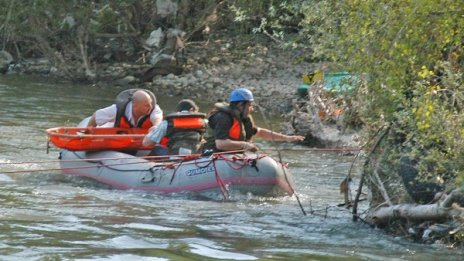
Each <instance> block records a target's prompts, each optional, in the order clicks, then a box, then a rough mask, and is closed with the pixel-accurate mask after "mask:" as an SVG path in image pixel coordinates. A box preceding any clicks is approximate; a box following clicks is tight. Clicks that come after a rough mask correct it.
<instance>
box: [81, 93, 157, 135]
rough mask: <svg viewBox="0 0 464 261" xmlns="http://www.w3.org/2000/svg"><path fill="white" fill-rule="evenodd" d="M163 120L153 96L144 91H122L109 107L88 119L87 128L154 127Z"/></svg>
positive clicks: (96, 112)
mask: <svg viewBox="0 0 464 261" xmlns="http://www.w3.org/2000/svg"><path fill="white" fill-rule="evenodd" d="M162 119H163V111H162V110H161V108H160V107H159V106H158V104H157V103H156V97H155V95H154V94H153V93H152V92H151V91H149V90H145V89H129V90H125V91H122V92H121V93H120V94H119V95H118V96H117V97H116V101H115V103H114V104H112V105H111V106H108V107H105V108H102V109H99V110H97V111H95V113H94V114H93V115H92V116H91V117H90V119H89V122H88V124H87V127H96V126H102V125H105V126H106V125H107V124H108V123H109V124H110V125H112V126H110V127H113V126H114V127H120V128H144V129H150V128H151V127H153V126H154V127H156V126H158V125H159V124H160V123H161V120H162Z"/></svg>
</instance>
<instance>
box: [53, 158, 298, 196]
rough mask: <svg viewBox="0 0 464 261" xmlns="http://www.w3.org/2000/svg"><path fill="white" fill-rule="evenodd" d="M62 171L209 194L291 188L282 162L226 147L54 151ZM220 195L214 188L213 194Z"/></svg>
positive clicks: (131, 185)
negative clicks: (202, 151) (158, 153)
mask: <svg viewBox="0 0 464 261" xmlns="http://www.w3.org/2000/svg"><path fill="white" fill-rule="evenodd" d="M60 159H61V161H60V165H61V169H62V172H63V173H65V174H70V175H77V176H83V177H87V178H91V179H94V180H97V181H99V182H102V183H104V184H107V185H110V186H111V187H113V188H117V189H136V190H145V191H152V192H157V193H163V194H164V193H181V192H193V193H199V194H201V195H205V196H208V197H209V196H210V195H211V193H214V194H217V193H222V195H223V196H224V198H228V197H229V194H230V193H235V192H239V193H245V194H247V193H251V194H253V195H256V196H283V195H291V194H292V193H293V190H292V187H293V184H292V180H291V177H290V174H289V173H288V170H287V169H286V167H285V166H282V165H281V164H280V163H278V162H276V161H275V160H274V159H272V158H271V157H269V156H267V155H264V154H248V153H230V154H213V155H211V156H208V157H201V156H200V155H188V156H170V157H165V158H164V159H163V158H162V157H158V158H155V159H154V157H137V156H131V155H129V154H126V153H122V152H117V151H93V152H85V151H70V150H62V151H61V152H60ZM219 195H220V194H219Z"/></svg>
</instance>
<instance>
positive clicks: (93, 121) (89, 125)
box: [87, 113, 97, 128]
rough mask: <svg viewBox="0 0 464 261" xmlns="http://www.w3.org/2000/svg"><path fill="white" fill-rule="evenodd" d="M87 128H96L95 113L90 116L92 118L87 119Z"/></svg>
mask: <svg viewBox="0 0 464 261" xmlns="http://www.w3.org/2000/svg"><path fill="white" fill-rule="evenodd" d="M87 127H88V128H89V127H97V121H96V120H95V113H94V114H92V116H91V117H90V119H89V122H88V123H87Z"/></svg>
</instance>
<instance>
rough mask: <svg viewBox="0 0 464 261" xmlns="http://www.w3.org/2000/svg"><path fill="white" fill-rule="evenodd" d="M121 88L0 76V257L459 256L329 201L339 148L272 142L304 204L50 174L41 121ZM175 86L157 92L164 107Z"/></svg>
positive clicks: (335, 197) (343, 157) (342, 162)
mask: <svg viewBox="0 0 464 261" xmlns="http://www.w3.org/2000/svg"><path fill="white" fill-rule="evenodd" d="M121 90H122V89H121V88H117V87H102V86H90V85H88V86H87V85H85V86H82V85H73V84H64V83H56V82H47V80H46V79H37V78H31V77H19V76H15V75H12V76H1V77H0V112H1V114H2V115H1V116H0V133H1V137H0V152H1V153H0V221H1V222H0V228H1V234H0V260H462V256H463V252H462V250H456V249H449V248H447V247H446V246H444V245H441V244H433V245H420V244H415V243H413V242H411V241H410V240H408V239H405V238H398V237H393V236H390V235H386V234H384V233H383V232H382V231H381V230H378V229H373V228H370V227H369V226H367V225H365V224H362V223H360V222H358V223H353V222H352V221H351V215H350V211H349V210H347V209H346V208H343V207H337V204H339V203H342V202H343V198H342V196H341V195H340V194H339V192H338V187H339V184H340V182H341V181H342V180H343V178H344V177H345V175H346V174H347V173H348V170H349V168H350V166H351V163H352V161H353V159H354V156H353V155H347V154H346V153H345V154H343V153H335V152H317V151H306V149H307V148H304V147H299V146H294V147H292V146H291V145H289V144H285V145H281V146H283V147H284V148H286V149H287V150H285V151H282V153H281V155H282V160H283V161H284V162H287V163H288V164H289V169H290V172H291V173H292V174H293V176H294V179H295V183H296V188H295V189H296V191H297V192H298V195H299V200H300V201H301V204H302V206H303V209H304V210H305V211H306V212H307V215H306V216H305V215H303V212H302V210H301V209H300V207H299V205H298V202H297V200H296V198H295V197H281V198H259V197H254V196H251V195H246V196H240V195H233V196H232V200H230V201H226V202H223V201H211V200H204V199H198V198H194V197H192V196H189V195H171V196H163V195H156V194H150V193H146V192H140V191H120V190H114V189H111V188H108V187H107V186H105V185H102V184H99V183H96V182H94V181H91V180H88V179H85V178H81V177H73V176H66V175H62V174H60V172H59V171H58V170H56V169H57V168H58V163H57V162H56V160H57V157H58V150H57V149H55V148H51V149H50V151H49V153H48V154H47V145H46V140H47V139H46V134H45V130H46V129H47V128H52V127H58V126H75V125H76V124H77V123H78V122H79V121H80V120H81V119H82V118H84V117H87V116H89V115H91V114H92V113H93V111H94V110H95V109H97V108H100V107H103V106H106V105H109V104H111V103H112V101H113V99H114V97H115V96H116V94H117V93H119V91H121ZM180 98H185V97H174V98H173V97H158V101H159V103H160V106H161V107H162V108H163V109H165V112H170V111H172V110H173V108H174V107H175V104H176V102H177V101H178V100H179V99H180ZM208 98H209V97H205V98H204V101H202V102H201V105H202V108H203V111H206V110H207V106H208V105H210V104H211V103H212V102H209V101H208ZM276 125H277V124H276ZM258 144H259V146H260V147H262V148H264V149H263V150H264V152H265V153H268V154H271V155H273V156H275V157H276V158H277V157H278V155H277V154H276V152H275V150H271V149H266V148H270V147H272V146H271V145H272V144H268V143H265V142H259V141H258ZM281 148H282V147H281ZM12 163H19V164H12ZM359 165H360V164H355V168H354V173H355V175H359V167H357V166H359ZM41 169H42V170H43V171H37V170H41Z"/></svg>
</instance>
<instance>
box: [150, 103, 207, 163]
mask: <svg viewBox="0 0 464 261" xmlns="http://www.w3.org/2000/svg"><path fill="white" fill-rule="evenodd" d="M198 110H199V107H198V106H197V104H196V103H195V102H194V101H192V100H190V99H184V100H181V101H180V102H179V103H178V104H177V112H175V113H171V114H169V115H167V116H166V118H165V119H164V120H163V121H162V122H161V124H160V125H159V126H158V127H157V128H156V129H154V130H152V131H150V132H149V133H148V134H147V135H146V136H145V137H144V139H143V145H144V146H149V145H153V144H156V145H157V146H156V147H155V149H153V150H152V152H151V153H150V156H160V155H188V154H196V153H198V152H199V151H200V147H201V146H202V144H203V143H204V139H203V134H204V133H205V131H206V120H205V117H206V115H205V114H204V113H199V112H198Z"/></svg>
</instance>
